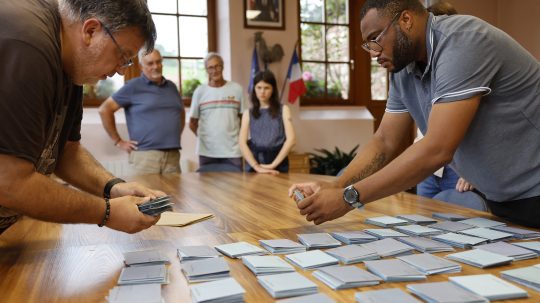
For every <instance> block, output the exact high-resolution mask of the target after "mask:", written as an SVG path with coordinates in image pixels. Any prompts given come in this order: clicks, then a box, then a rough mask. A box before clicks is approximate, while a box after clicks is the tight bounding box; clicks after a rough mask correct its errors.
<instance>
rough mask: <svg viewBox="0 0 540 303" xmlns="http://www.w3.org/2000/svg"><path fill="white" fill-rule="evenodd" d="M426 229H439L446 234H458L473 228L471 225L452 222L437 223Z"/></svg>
mask: <svg viewBox="0 0 540 303" xmlns="http://www.w3.org/2000/svg"><path fill="white" fill-rule="evenodd" d="M428 227H431V228H435V229H440V230H443V231H447V232H458V231H462V230H466V229H471V228H474V226H472V225H469V224H465V223H461V222H453V221H444V222H439V223H435V224H431V225H428Z"/></svg>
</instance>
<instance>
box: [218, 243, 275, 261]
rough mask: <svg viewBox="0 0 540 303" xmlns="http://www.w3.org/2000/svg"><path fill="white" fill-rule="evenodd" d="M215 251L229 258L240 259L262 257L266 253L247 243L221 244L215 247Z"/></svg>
mask: <svg viewBox="0 0 540 303" xmlns="http://www.w3.org/2000/svg"><path fill="white" fill-rule="evenodd" d="M215 249H217V250H218V251H219V252H221V253H222V254H224V255H226V256H227V257H229V258H241V257H243V256H249V255H257V256H262V255H266V254H267V253H268V252H267V251H266V250H264V249H262V248H260V247H257V246H255V245H253V244H250V243H247V242H235V243H229V244H222V245H218V246H216V247H215Z"/></svg>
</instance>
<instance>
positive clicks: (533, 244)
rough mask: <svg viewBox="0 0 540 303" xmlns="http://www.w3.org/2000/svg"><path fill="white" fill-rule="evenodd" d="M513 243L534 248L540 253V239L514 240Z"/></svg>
mask: <svg viewBox="0 0 540 303" xmlns="http://www.w3.org/2000/svg"><path fill="white" fill-rule="evenodd" d="M512 244H514V245H517V246H520V247H523V248H526V249H529V250H532V251H534V252H536V253H537V254H540V241H531V242H512Z"/></svg>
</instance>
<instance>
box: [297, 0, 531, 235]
mask: <svg viewBox="0 0 540 303" xmlns="http://www.w3.org/2000/svg"><path fill="white" fill-rule="evenodd" d="M360 25H361V30H362V37H363V38H364V40H365V41H366V42H364V43H363V45H362V47H363V48H364V49H365V50H366V51H368V52H369V53H370V55H371V57H374V58H377V61H378V62H379V64H381V66H383V67H384V68H386V69H388V71H389V72H390V73H391V76H390V92H389V96H388V103H387V108H386V113H385V114H384V117H383V119H382V121H381V125H380V127H379V129H378V130H377V132H376V133H375V134H374V136H373V137H372V138H371V139H370V141H369V143H368V144H366V145H365V146H364V147H363V148H362V150H361V151H360V152H358V154H357V156H356V157H355V159H354V160H353V162H352V163H351V164H350V165H349V166H348V168H347V169H346V171H345V172H344V174H343V175H342V176H341V177H339V178H338V179H337V180H336V181H334V182H331V183H302V184H294V185H293V186H292V187H291V188H290V190H289V194H290V195H292V192H293V190H294V189H300V190H301V191H303V192H304V195H305V196H307V198H306V199H304V200H303V201H301V202H300V203H298V207H299V209H300V213H301V214H303V215H306V216H307V217H306V219H307V220H309V221H314V222H315V224H320V223H322V222H325V221H328V220H333V219H336V218H338V217H341V216H343V215H345V214H346V213H347V212H349V211H351V210H352V209H354V208H353V207H352V206H351V205H354V206H356V207H361V206H362V205H363V204H365V203H369V202H373V201H375V200H377V199H381V198H383V197H386V196H388V195H391V194H394V193H397V192H400V191H403V190H405V189H407V188H410V187H412V186H414V185H415V184H417V183H418V182H419V181H421V180H423V179H425V178H426V177H427V176H428V175H429V174H431V173H433V172H434V171H435V170H436V169H438V168H439V167H441V166H443V165H445V164H448V163H450V162H451V165H452V167H453V168H454V169H455V170H456V171H457V172H458V174H459V175H460V176H462V177H463V178H465V179H466V180H467V181H469V182H470V183H471V184H472V185H473V186H474V187H475V188H477V189H478V190H479V191H480V192H482V193H483V194H485V197H486V199H487V203H488V206H489V208H490V210H491V212H492V213H493V214H495V215H497V216H499V217H502V218H505V219H507V220H509V221H512V222H515V223H518V224H522V225H527V226H533V227H540V220H538V218H540V64H539V63H538V61H537V60H536V59H535V58H534V57H533V56H532V55H531V54H530V53H528V52H527V51H526V50H525V49H524V48H523V47H522V46H520V45H519V44H518V43H517V42H516V41H514V40H513V39H512V38H511V37H509V36H508V35H507V34H506V33H504V32H502V31H501V30H499V29H497V28H495V27H493V26H491V25H489V24H488V23H486V22H484V21H482V20H480V19H478V18H475V17H472V16H465V15H457V16H433V15H432V14H430V13H428V12H427V11H426V9H425V8H424V7H423V6H422V4H421V3H420V2H419V1H418V0H403V1H399V0H367V1H366V2H365V4H364V6H363V8H362V10H361V24H360ZM413 122H416V124H417V125H418V127H419V128H420V129H421V130H422V132H423V133H425V137H424V138H423V139H421V140H419V141H418V142H416V143H414V144H412V145H408V142H406V138H408V136H407V134H408V133H409V132H410V129H411V127H412V125H413ZM452 159H453V160H452Z"/></svg>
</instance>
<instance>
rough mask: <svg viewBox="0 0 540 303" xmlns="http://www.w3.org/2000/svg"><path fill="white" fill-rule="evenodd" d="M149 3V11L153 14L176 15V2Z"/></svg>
mask: <svg viewBox="0 0 540 303" xmlns="http://www.w3.org/2000/svg"><path fill="white" fill-rule="evenodd" d="M194 2H195V1H194ZM197 2H198V1H197ZM147 3H148V9H149V10H150V12H152V13H169V14H176V1H175V0H148V1H147Z"/></svg>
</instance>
